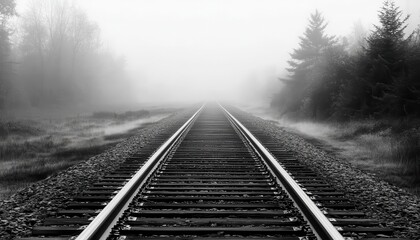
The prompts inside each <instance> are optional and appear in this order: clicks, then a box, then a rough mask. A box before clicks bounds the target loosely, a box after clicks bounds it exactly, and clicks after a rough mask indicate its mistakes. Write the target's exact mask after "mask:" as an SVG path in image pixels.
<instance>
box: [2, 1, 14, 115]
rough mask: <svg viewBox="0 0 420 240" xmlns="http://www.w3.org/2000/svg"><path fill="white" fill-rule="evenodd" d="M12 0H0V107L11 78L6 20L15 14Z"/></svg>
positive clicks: (8, 34)
mask: <svg viewBox="0 0 420 240" xmlns="http://www.w3.org/2000/svg"><path fill="white" fill-rule="evenodd" d="M15 7H16V3H15V1H14V0H1V1H0V109H1V108H3V107H4V102H5V98H6V92H7V88H8V82H9V81H10V78H11V75H12V74H11V73H12V66H11V63H10V58H9V57H10V56H9V55H10V41H9V37H10V34H11V29H10V27H9V26H8V20H9V19H10V18H11V17H12V16H14V15H16V11H15Z"/></svg>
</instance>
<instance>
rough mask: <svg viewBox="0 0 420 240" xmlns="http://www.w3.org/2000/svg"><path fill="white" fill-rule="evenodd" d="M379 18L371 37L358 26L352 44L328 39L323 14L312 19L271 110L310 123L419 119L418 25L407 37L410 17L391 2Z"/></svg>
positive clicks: (333, 37)
mask: <svg viewBox="0 0 420 240" xmlns="http://www.w3.org/2000/svg"><path fill="white" fill-rule="evenodd" d="M378 17H379V24H378V25H375V26H374V29H373V30H372V31H371V32H370V33H365V31H364V30H363V28H362V27H361V24H356V25H355V31H354V33H353V35H352V38H351V39H349V38H338V37H336V36H329V35H327V34H326V33H325V29H326V27H327V23H326V21H325V19H324V17H323V16H322V14H321V13H320V12H318V11H316V12H315V13H313V14H311V16H310V20H309V25H308V26H307V28H306V30H305V32H304V34H303V36H301V37H300V43H299V47H298V48H297V49H294V50H293V52H292V53H291V60H290V61H288V64H289V68H288V69H287V70H288V71H289V73H290V76H289V78H287V79H280V80H281V81H282V82H283V83H284V86H283V88H282V89H281V90H280V92H279V93H278V94H276V95H275V96H274V98H273V100H272V102H271V105H272V107H273V108H275V109H277V110H278V111H280V113H282V114H285V115H288V116H292V117H298V118H312V119H339V120H344V119H355V118H356V119H357V118H380V117H397V118H401V117H418V116H419V115H420V26H418V27H417V29H416V30H415V31H414V32H412V33H410V34H405V32H406V28H407V20H408V18H409V16H406V15H404V14H403V12H402V11H401V10H400V8H399V7H398V6H396V5H395V3H394V2H393V1H389V0H388V1H385V2H384V3H383V5H382V7H381V9H380V11H379V13H378Z"/></svg>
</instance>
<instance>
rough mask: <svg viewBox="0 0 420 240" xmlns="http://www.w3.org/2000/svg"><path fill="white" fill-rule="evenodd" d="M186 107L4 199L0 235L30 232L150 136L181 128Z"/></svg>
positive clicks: (0, 204)
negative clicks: (97, 153) (87, 158)
mask: <svg viewBox="0 0 420 240" xmlns="http://www.w3.org/2000/svg"><path fill="white" fill-rule="evenodd" d="M194 111H195V110H194V109H193V108H191V109H188V110H183V111H180V112H177V113H174V114H172V115H171V116H169V117H167V118H165V119H162V120H160V121H159V122H157V123H155V124H151V125H149V126H147V127H145V128H143V129H140V130H139V131H138V133H137V134H136V135H135V136H133V137H130V138H128V139H126V140H124V141H123V142H121V143H119V144H117V145H116V146H114V147H112V148H110V149H108V150H106V151H105V152H103V153H102V154H99V155H96V156H94V157H92V158H90V159H89V160H87V161H85V162H82V163H80V164H77V165H75V166H72V167H70V168H68V169H67V170H65V171H62V172H60V173H57V174H55V175H52V176H50V177H48V178H47V179H44V180H42V181H39V182H37V183H34V184H32V185H30V186H29V187H27V188H24V189H22V190H21V191H19V192H18V193H16V194H14V195H12V196H11V197H10V198H9V199H6V200H3V201H1V202H0V238H1V239H14V238H15V237H20V236H26V235H28V234H30V232H31V228H32V226H35V225H37V224H39V223H41V221H42V219H44V218H46V217H47V216H50V215H52V214H54V212H56V211H57V210H58V209H59V208H60V207H62V206H63V205H65V204H66V203H67V202H69V201H70V200H71V198H72V197H73V196H76V195H78V194H80V193H81V192H82V191H83V190H84V189H86V187H88V186H90V185H92V184H93V183H94V182H96V181H98V180H99V179H100V178H101V177H102V176H104V175H105V174H107V173H109V172H111V171H112V170H114V169H115V168H116V167H117V166H118V165H119V164H120V163H121V162H123V161H124V160H125V158H127V157H129V156H131V155H132V154H134V153H136V152H138V151H139V150H140V148H142V147H144V146H146V145H147V142H148V140H149V139H152V138H153V137H155V136H158V135H160V134H162V133H163V132H165V131H170V129H171V128H174V127H180V126H181V125H182V124H183V123H184V122H185V121H186V120H187V119H188V118H189V117H191V116H192V114H193V113H194Z"/></svg>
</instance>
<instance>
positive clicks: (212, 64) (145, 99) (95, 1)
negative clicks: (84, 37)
mask: <svg viewBox="0 0 420 240" xmlns="http://www.w3.org/2000/svg"><path fill="white" fill-rule="evenodd" d="M60 1H61V0H60ZM30 2H31V1H28V0H17V12H18V14H19V15H24V12H25V11H27V10H28V6H29V3H30ZM35 2H36V1H35ZM382 3H383V1H382V0H369V1H366V0H351V1H350V0H349V1H336V0H318V1H315V0H299V1H279V0H264V1H258V0H229V1H226V0H178V1H173V0H154V1H146V0H144V1H138V0H79V1H74V4H76V5H77V6H78V7H79V8H81V9H82V10H83V11H85V12H86V14H87V16H88V18H89V20H91V21H92V22H94V23H96V24H97V26H98V27H99V29H100V38H101V40H100V41H101V47H102V48H103V49H106V50H107V51H109V52H112V53H113V54H115V56H117V58H119V59H123V62H124V70H125V73H124V74H125V75H126V76H124V77H125V78H126V79H127V84H124V87H119V88H117V89H113V86H114V85H112V84H111V85H109V86H110V87H109V88H110V89H108V90H103V91H104V92H110V91H112V90H114V92H115V93H114V95H113V96H112V98H111V99H109V101H110V102H112V100H114V99H115V100H116V99H118V98H120V96H121V97H123V96H124V99H125V101H126V102H130V101H131V103H133V104H135V103H159V102H161V103H167V102H194V101H202V100H209V99H217V100H234V101H240V102H246V103H251V102H269V101H270V99H271V98H272V95H273V94H274V93H275V92H277V91H278V89H279V88H280V87H281V84H280V82H279V81H278V78H282V77H287V72H286V70H285V68H286V67H287V66H288V65H287V61H288V60H290V53H291V52H292V50H293V49H294V48H297V47H298V46H299V36H301V35H302V33H303V32H304V31H305V28H306V26H307V24H308V19H309V16H310V14H311V13H313V12H314V11H315V10H316V9H317V10H319V11H320V12H321V13H322V14H323V16H324V17H325V19H326V21H327V22H328V27H327V28H326V32H327V33H328V34H329V35H335V36H340V37H341V36H348V35H349V34H351V32H352V31H353V26H354V24H355V23H356V22H359V23H361V24H362V26H363V27H364V28H366V29H367V30H368V29H372V26H373V24H377V23H378V19H377V12H378V10H379V9H380V6H381V5H382ZM396 3H397V4H398V5H399V6H400V7H401V9H402V10H403V11H404V12H405V13H409V14H412V15H413V17H412V18H411V19H410V23H413V24H410V28H414V27H415V26H416V24H414V23H416V22H419V18H420V14H419V13H420V2H419V1H415V0H401V1H396ZM113 81H118V78H114V80H113ZM97 84H101V82H100V81H97ZM105 88H106V87H105ZM127 96H130V97H127Z"/></svg>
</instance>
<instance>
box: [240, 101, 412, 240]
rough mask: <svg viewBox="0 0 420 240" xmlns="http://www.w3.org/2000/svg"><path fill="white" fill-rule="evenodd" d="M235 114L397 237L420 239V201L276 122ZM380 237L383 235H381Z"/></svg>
mask: <svg viewBox="0 0 420 240" xmlns="http://www.w3.org/2000/svg"><path fill="white" fill-rule="evenodd" d="M234 111H235V112H236V114H235V115H238V116H241V117H240V118H246V119H247V120H249V121H250V124H251V125H253V126H255V127H257V128H258V129H259V130H261V131H263V132H264V134H267V135H269V136H272V137H274V139H276V141H277V142H278V143H279V145H280V146H283V147H284V148H285V149H286V150H288V151H291V152H293V153H294V154H295V156H296V157H297V159H298V160H299V161H301V162H303V163H305V164H306V165H307V166H309V167H310V168H311V169H313V170H314V171H315V172H317V173H318V174H319V175H320V176H323V177H325V178H326V179H328V181H329V182H330V183H331V184H332V185H333V186H335V187H336V188H337V189H339V190H340V191H343V192H345V193H346V196H347V197H348V198H349V199H352V200H353V201H355V202H356V205H357V208H358V209H359V210H360V211H363V212H365V213H366V214H367V216H368V217H369V218H374V219H378V220H381V221H382V222H383V223H385V224H386V226H389V227H392V228H394V229H395V237H399V238H405V239H420V198H419V197H417V196H416V195H413V194H411V193H409V192H407V191H405V190H404V189H402V188H399V187H396V186H394V185H391V184H389V183H387V182H385V181H383V180H380V179H378V178H377V177H376V176H375V175H374V174H371V173H366V172H364V171H362V170H360V169H357V168H355V167H354V166H352V165H351V164H350V163H349V162H347V161H346V160H344V159H341V158H339V157H338V156H335V155H334V154H332V153H328V152H326V151H324V150H323V149H321V148H319V147H316V146H314V145H313V144H311V143H310V142H308V141H307V140H305V139H304V138H303V137H301V136H299V135H297V134H296V133H293V132H291V131H288V130H287V129H286V128H283V127H280V126H278V125H277V124H276V123H275V122H273V121H268V120H264V119H262V118H259V117H256V116H253V115H250V114H248V113H245V112H243V111H240V110H238V109H235V110H234ZM379 237H380V236H379Z"/></svg>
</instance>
